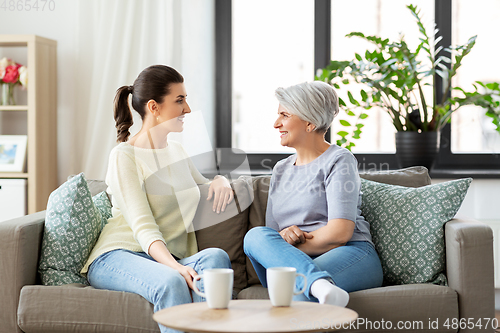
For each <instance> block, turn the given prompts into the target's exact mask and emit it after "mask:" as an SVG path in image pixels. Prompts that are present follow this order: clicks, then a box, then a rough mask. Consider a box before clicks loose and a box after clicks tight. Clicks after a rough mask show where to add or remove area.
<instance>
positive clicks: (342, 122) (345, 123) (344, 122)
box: [339, 119, 351, 127]
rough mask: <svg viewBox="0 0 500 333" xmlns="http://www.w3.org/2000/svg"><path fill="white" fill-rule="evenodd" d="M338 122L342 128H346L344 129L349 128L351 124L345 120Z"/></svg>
mask: <svg viewBox="0 0 500 333" xmlns="http://www.w3.org/2000/svg"><path fill="white" fill-rule="evenodd" d="M339 122H340V125H342V126H346V127H350V126H351V124H350V123H349V122H348V121H347V120H344V119H340V120H339Z"/></svg>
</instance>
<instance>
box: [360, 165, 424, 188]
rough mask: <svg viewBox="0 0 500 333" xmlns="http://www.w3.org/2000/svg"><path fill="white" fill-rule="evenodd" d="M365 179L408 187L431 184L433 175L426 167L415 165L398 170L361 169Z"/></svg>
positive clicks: (362, 176) (361, 174)
mask: <svg viewBox="0 0 500 333" xmlns="http://www.w3.org/2000/svg"><path fill="white" fill-rule="evenodd" d="M359 176H360V177H361V178H363V179H367V180H372V181H375V182H379V183H384V184H391V185H400V186H406V187H420V186H426V185H430V184H431V177H429V172H428V171H427V168H426V167H423V166H414V167H409V168H404V169H398V170H385V171H363V170H360V171H359Z"/></svg>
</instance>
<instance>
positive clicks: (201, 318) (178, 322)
mask: <svg viewBox="0 0 500 333" xmlns="http://www.w3.org/2000/svg"><path fill="white" fill-rule="evenodd" d="M356 318H358V314H357V313H356V312H355V311H353V310H351V309H347V308H342V307H339V306H335V305H327V304H318V303H312V302H292V305H291V306H290V307H273V306H272V305H271V302H270V301H269V300H233V301H230V302H229V307H228V308H227V309H210V308H209V307H208V305H207V303H206V302H202V303H189V304H182V305H177V306H173V307H171V308H167V309H163V310H161V311H158V312H156V313H155V314H154V315H153V319H154V320H156V321H157V322H159V323H161V324H163V325H165V326H167V327H169V328H173V329H177V330H180V331H185V332H198V333H209V332H210V333H211V332H235V333H239V332H249V333H250V332H259V333H264V332H269V333H271V332H272V333H275V332H326V331H336V330H339V329H342V324H343V323H345V324H344V325H345V326H344V327H345V328H347V327H348V326H349V323H351V322H352V321H354V320H356Z"/></svg>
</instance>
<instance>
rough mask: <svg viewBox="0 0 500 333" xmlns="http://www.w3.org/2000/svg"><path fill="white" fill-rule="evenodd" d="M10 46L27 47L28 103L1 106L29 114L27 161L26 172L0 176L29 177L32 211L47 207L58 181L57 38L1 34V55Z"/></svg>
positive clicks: (4, 110) (28, 197) (29, 200)
mask: <svg viewBox="0 0 500 333" xmlns="http://www.w3.org/2000/svg"><path fill="white" fill-rule="evenodd" d="M9 47H25V48H26V50H27V51H26V52H27V63H26V66H27V67H28V90H27V94H28V98H27V105H12V106H0V112H1V113H2V114H3V113H5V112H24V113H26V114H27V116H26V119H27V124H26V125H27V136H28V144H27V148H26V149H27V160H26V162H27V163H26V169H25V172H0V178H21V179H26V180H27V213H28V214H32V213H35V212H37V211H41V210H45V209H46V207H47V200H48V197H49V195H50V193H51V192H52V191H53V190H54V189H56V188H57V185H58V183H57V76H56V75H57V42H56V41H54V40H51V39H47V38H43V37H40V36H36V35H0V49H1V53H0V57H4V56H6V57H8V58H9V50H8V48H9ZM13 60H14V61H15V60H16V59H15V58H14V59H13ZM3 126H5V124H4V125H3ZM1 134H2V133H1V128H0V135H1ZM19 134H24V133H19Z"/></svg>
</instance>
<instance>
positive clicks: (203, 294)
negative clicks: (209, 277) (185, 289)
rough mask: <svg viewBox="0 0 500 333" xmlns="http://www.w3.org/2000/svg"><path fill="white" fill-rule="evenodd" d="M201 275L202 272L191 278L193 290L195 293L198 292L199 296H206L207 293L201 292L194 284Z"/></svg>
mask: <svg viewBox="0 0 500 333" xmlns="http://www.w3.org/2000/svg"><path fill="white" fill-rule="evenodd" d="M202 277H203V274H202V275H196V276H195V277H194V279H193V290H194V292H195V293H196V294H198V295H199V296H201V297H205V298H206V297H207V295H206V294H205V293H202V292H201V291H200V290H199V289H198V286H197V285H196V282H197V281H200V280H201V278H202Z"/></svg>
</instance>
